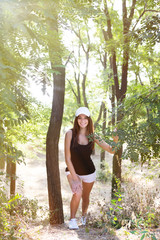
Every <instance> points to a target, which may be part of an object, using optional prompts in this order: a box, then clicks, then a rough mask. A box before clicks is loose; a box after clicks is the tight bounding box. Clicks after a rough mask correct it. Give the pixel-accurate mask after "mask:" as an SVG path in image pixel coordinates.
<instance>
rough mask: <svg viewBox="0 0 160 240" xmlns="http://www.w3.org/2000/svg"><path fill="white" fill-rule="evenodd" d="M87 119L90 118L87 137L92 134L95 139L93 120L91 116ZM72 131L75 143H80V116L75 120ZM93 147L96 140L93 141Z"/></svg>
mask: <svg viewBox="0 0 160 240" xmlns="http://www.w3.org/2000/svg"><path fill="white" fill-rule="evenodd" d="M87 119H88V125H87V132H86V136H87V137H89V136H91V138H92V139H93V134H94V127H93V122H92V119H91V118H90V117H87ZM72 131H73V144H75V145H76V144H77V143H78V136H79V132H80V126H79V124H78V116H77V117H76V118H75V120H74V124H73V129H72ZM89 141H90V140H89ZM91 147H92V149H94V141H92V142H91Z"/></svg>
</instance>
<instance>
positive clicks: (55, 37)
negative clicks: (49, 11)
mask: <svg viewBox="0 0 160 240" xmlns="http://www.w3.org/2000/svg"><path fill="white" fill-rule="evenodd" d="M46 21H47V24H48V27H49V29H48V48H49V57H50V62H51V68H52V71H53V102H52V111H51V118H50V123H49V128H48V132H47V139H46V167H47V182H48V198H49V212H50V224H51V225H53V224H61V223H63V222H64V216H63V205H62V196H61V184H60V173H59V150H58V143H59V137H60V130H61V124H62V117H63V107H64V92H65V66H64V65H62V51H61V43H60V39H59V33H58V14H57V15H56V11H55V16H54V19H53V18H52V19H49V18H47V20H46Z"/></svg>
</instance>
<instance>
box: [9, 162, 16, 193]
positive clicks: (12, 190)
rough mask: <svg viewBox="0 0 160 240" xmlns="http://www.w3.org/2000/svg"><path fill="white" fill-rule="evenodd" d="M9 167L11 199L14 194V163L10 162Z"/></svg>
mask: <svg viewBox="0 0 160 240" xmlns="http://www.w3.org/2000/svg"><path fill="white" fill-rule="evenodd" d="M10 167H11V173H10V197H13V196H15V192H16V162H11V163H10Z"/></svg>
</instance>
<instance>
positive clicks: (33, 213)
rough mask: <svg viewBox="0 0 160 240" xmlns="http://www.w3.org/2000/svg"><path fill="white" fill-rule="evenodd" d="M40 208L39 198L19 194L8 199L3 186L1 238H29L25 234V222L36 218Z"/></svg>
mask: <svg viewBox="0 0 160 240" xmlns="http://www.w3.org/2000/svg"><path fill="white" fill-rule="evenodd" d="M1 185H2V184H1ZM39 208H40V207H39V206H38V202H37V200H34V199H31V200H29V199H27V198H22V196H20V195H18V194H17V195H16V196H15V197H13V198H11V199H8V197H7V195H6V190H5V189H4V188H1V189H0V238H1V239H3V240H15V239H24V238H28V236H27V235H26V234H25V227H26V226H25V224H26V223H27V222H30V221H31V220H32V219H33V220H34V219H36V217H37V211H38V209H39Z"/></svg>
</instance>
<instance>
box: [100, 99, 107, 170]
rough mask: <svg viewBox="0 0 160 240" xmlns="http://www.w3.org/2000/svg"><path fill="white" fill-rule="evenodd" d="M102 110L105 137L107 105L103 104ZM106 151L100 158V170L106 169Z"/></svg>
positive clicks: (102, 151) (102, 152)
mask: <svg viewBox="0 0 160 240" xmlns="http://www.w3.org/2000/svg"><path fill="white" fill-rule="evenodd" d="M102 104H103V105H102V109H103V124H102V134H103V136H104V137H105V134H106V111H107V110H106V106H105V103H104V102H103V103H102ZM104 163H105V151H104V150H101V158H100V168H101V169H104V168H105V165H104Z"/></svg>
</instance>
